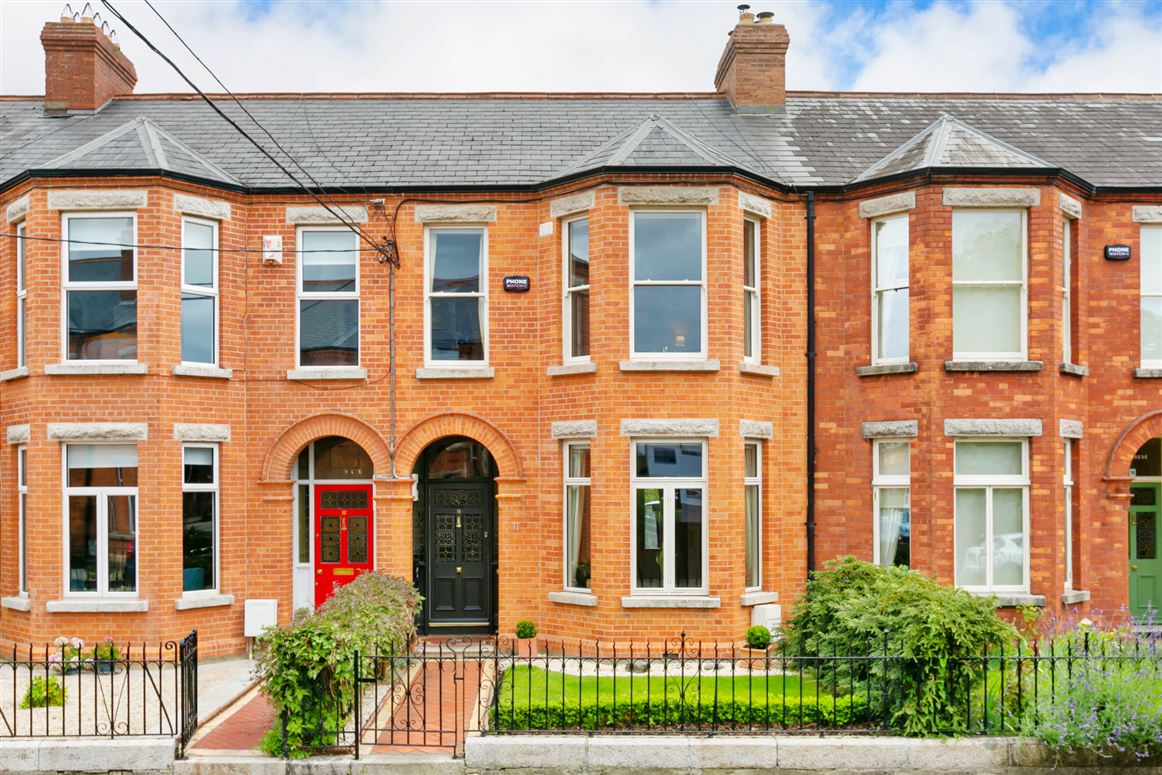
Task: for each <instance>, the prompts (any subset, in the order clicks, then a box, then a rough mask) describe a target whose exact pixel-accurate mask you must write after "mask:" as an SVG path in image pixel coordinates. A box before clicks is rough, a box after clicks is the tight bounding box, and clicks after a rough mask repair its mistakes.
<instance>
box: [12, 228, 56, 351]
mask: <svg viewBox="0 0 1162 775" xmlns="http://www.w3.org/2000/svg"><path fill="white" fill-rule="evenodd" d="M24 231H25V229H24V221H21V222H20V223H18V224H16V368H18V369H19V368H23V367H24V366H27V365H28V342H27V341H26V339H25V337H26V336H27V328H28V322H27V315H28V280H27V277H26V276H25V270H26V269H27V266H26V264H27V261H26V260H25V250H26V247H25V244H24V242H25V240H24ZM66 244H67V243H66Z"/></svg>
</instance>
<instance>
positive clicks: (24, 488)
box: [16, 444, 28, 597]
mask: <svg viewBox="0 0 1162 775" xmlns="http://www.w3.org/2000/svg"><path fill="white" fill-rule="evenodd" d="M16 492H17V498H16V501H17V502H16V519H17V544H18V549H17V552H18V554H19V560H18V562H19V565H18V569H17V577H18V580H17V592H19V594H20V596H21V597H28V447H27V446H26V445H24V444H20V445H19V446H17V447H16Z"/></svg>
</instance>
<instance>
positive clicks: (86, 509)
mask: <svg viewBox="0 0 1162 775" xmlns="http://www.w3.org/2000/svg"><path fill="white" fill-rule="evenodd" d="M64 495H65V497H64V534H65V540H64V552H65V557H64V568H65V579H64V588H65V594H66V595H79V594H97V595H135V594H136V593H137V562H138V557H137V445H135V444H67V445H65V447H64Z"/></svg>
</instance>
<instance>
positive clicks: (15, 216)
mask: <svg viewBox="0 0 1162 775" xmlns="http://www.w3.org/2000/svg"><path fill="white" fill-rule="evenodd" d="M28 205H29V197H28V194H25V195H24V196H22V197H20V198H19V199H17V200H16V201H14V202H13V203H12V204H10V205H8V210H7V213H6V214H7V217H8V222H9V223H16V222H17V221H19V220H21V219H22V218H24V216H25V215H27V214H28Z"/></svg>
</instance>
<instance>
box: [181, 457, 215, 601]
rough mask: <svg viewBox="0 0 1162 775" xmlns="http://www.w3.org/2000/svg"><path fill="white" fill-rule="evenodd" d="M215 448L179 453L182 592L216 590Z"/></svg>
mask: <svg viewBox="0 0 1162 775" xmlns="http://www.w3.org/2000/svg"><path fill="white" fill-rule="evenodd" d="M217 570H218V448H217V447H216V446H212V445H208V446H201V445H198V446H194V445H190V446H186V447H184V448H183V449H182V591H183V592H201V591H212V590H215V589H217V588H218V573H217Z"/></svg>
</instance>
